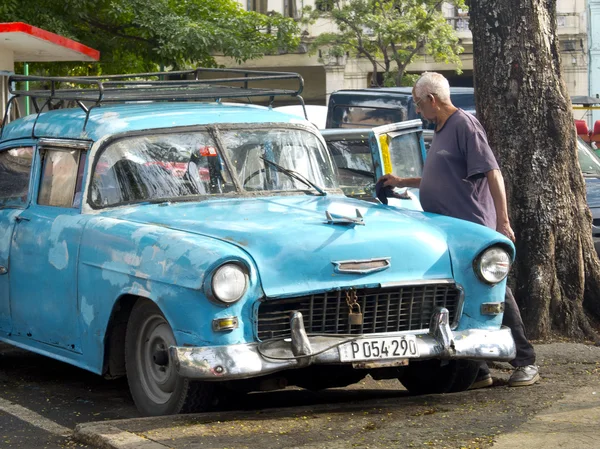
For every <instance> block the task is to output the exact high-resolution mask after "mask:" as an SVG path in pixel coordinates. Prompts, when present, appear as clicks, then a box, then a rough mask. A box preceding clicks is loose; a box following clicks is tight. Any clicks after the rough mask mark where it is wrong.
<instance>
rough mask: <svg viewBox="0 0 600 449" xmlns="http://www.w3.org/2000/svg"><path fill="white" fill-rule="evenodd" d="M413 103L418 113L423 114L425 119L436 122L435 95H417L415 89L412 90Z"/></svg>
mask: <svg viewBox="0 0 600 449" xmlns="http://www.w3.org/2000/svg"><path fill="white" fill-rule="evenodd" d="M412 96H413V103H414V104H415V106H416V108H417V114H421V117H423V118H424V119H425V120H429V121H430V122H433V123H435V122H436V114H435V109H434V108H433V101H434V100H435V97H434V96H433V95H432V94H426V93H421V95H420V96H419V95H417V93H416V92H415V90H414V89H413V91H412Z"/></svg>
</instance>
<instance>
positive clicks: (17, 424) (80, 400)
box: [0, 343, 139, 449]
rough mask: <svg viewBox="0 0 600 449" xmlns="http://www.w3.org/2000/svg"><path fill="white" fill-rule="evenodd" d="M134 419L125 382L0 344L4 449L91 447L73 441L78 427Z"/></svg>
mask: <svg viewBox="0 0 600 449" xmlns="http://www.w3.org/2000/svg"><path fill="white" fill-rule="evenodd" d="M135 417H139V414H138V413H137V410H136V409H135V406H134V405H133V402H132V401H131V399H130V397H129V396H128V391H127V383H126V382H125V381H124V380H116V381H107V380H104V379H102V378H101V377H100V376H96V375H94V374H91V373H88V372H87V371H84V370H81V369H78V368H75V367H73V366H70V365H67V364H65V363H61V362H57V361H54V360H52V359H49V358H47V357H43V356H39V355H35V354H32V353H30V352H27V351H23V350H20V349H17V348H13V347H11V346H8V345H5V344H2V343H0V448H19V449H30V448H31V449H41V448H61V447H91V446H83V445H80V444H79V443H77V444H76V443H74V442H73V441H72V439H71V438H70V435H71V433H72V430H73V429H74V428H75V426H76V425H77V424H78V423H81V422H90V421H103V420H112V419H125V418H135Z"/></svg>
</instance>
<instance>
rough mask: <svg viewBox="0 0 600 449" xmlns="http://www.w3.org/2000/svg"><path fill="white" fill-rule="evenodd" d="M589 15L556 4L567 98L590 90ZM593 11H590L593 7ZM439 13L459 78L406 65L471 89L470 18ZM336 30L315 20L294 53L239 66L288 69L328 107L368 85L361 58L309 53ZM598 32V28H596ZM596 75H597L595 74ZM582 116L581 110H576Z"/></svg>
mask: <svg viewBox="0 0 600 449" xmlns="http://www.w3.org/2000/svg"><path fill="white" fill-rule="evenodd" d="M237 1H238V2H239V3H240V4H241V5H242V7H244V8H245V9H247V10H253V11H257V12H260V13H264V14H266V13H268V12H269V11H275V12H278V13H280V14H283V15H284V16H287V17H294V18H298V17H299V15H300V14H301V11H302V8H303V7H304V6H312V7H313V8H314V7H315V6H316V5H315V3H318V2H319V0H237ZM589 3H590V10H591V11H592V12H591V13H588V11H587V9H586V1H585V0H558V2H557V21H558V34H559V39H560V44H561V56H562V66H563V74H564V79H565V82H566V84H567V87H568V89H569V93H570V94H571V95H588V88H589V86H591V84H590V81H589V75H588V63H589V59H590V56H588V38H587V36H588V14H589V15H590V16H592V17H593V16H595V15H597V16H599V18H600V0H589ZM592 8H593V9H592ZM442 12H443V14H444V15H445V16H446V17H447V20H448V21H449V22H450V23H451V24H452V25H453V26H454V28H455V29H456V32H457V35H458V37H459V38H460V40H461V45H462V46H463V47H464V49H465V51H464V53H463V54H462V55H461V60H462V70H463V73H462V74H461V75H457V74H456V71H455V69H456V67H454V66H452V65H448V64H443V63H436V62H435V61H433V60H431V58H428V57H422V58H420V59H419V60H417V61H415V62H414V63H412V64H411V65H409V67H408V72H409V73H411V72H412V73H421V72H423V71H426V70H430V71H438V72H441V73H443V74H444V75H445V76H447V77H448V78H449V80H450V83H451V85H452V86H473V38H472V35H471V32H470V31H469V15H468V12H467V11H463V10H459V9H456V8H454V7H453V6H451V5H448V4H444V5H443V6H442ZM327 31H334V25H333V24H332V23H331V22H329V21H326V20H322V19H321V20H319V21H317V23H315V24H314V25H311V26H309V27H308V29H306V32H305V33H304V35H305V37H304V42H305V43H303V44H302V45H301V46H300V48H299V50H298V51H297V52H296V53H295V54H285V55H275V56H267V57H264V58H262V59H257V60H253V61H248V62H246V63H245V64H244V65H243V67H245V68H256V69H264V70H289V71H295V72H299V73H300V74H301V75H302V76H303V77H304V79H305V80H307V81H308V82H306V86H305V90H304V95H303V96H304V99H305V101H306V102H307V103H312V104H326V101H327V99H328V96H329V94H330V93H331V92H333V91H335V90H338V89H343V88H364V87H368V86H369V76H370V72H371V70H372V67H371V64H370V63H369V62H368V61H367V60H366V59H364V58H358V59H357V58H351V57H340V58H332V59H329V60H324V59H322V58H319V55H318V54H316V55H309V54H308V46H307V45H306V42H309V41H310V39H311V38H312V37H314V36H317V35H318V34H320V33H323V32H327ZM598 32H600V27H599V29H598ZM598 36H599V37H597V38H596V40H595V43H594V45H595V47H594V49H593V51H594V52H596V53H597V56H596V55H594V56H595V57H596V60H597V65H600V34H599V35H598ZM218 61H219V63H221V64H224V65H226V66H228V67H234V66H236V64H235V62H234V61H232V60H229V59H227V58H218ZM599 73H600V72H599ZM596 85H597V88H596V90H597V91H598V92H599V93H600V75H598V76H597V79H594V86H596ZM580 112H582V113H584V111H580Z"/></svg>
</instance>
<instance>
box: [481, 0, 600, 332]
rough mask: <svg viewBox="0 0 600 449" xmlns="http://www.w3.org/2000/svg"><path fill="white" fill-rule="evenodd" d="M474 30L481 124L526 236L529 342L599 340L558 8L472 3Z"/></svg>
mask: <svg viewBox="0 0 600 449" xmlns="http://www.w3.org/2000/svg"><path fill="white" fill-rule="evenodd" d="M470 26H471V31H472V32H473V53H474V74H475V91H476V106H477V116H478V118H479V119H480V121H481V123H482V124H483V126H484V127H485V129H486V131H487V133H488V138H489V142H490V145H491V147H492V149H493V150H494V152H495V154H496V157H497V159H498V163H499V164H500V167H501V169H502V172H503V174H504V178H505V182H506V186H507V195H508V203H509V215H510V217H511V222H512V226H513V228H514V230H515V234H516V238H517V242H516V247H517V261H516V264H515V266H514V268H513V272H512V277H511V283H513V284H514V289H515V296H516V299H517V302H518V303H519V305H520V308H521V312H522V315H523V320H524V322H525V325H526V328H527V331H528V334H529V337H530V338H535V339H538V338H541V339H543V338H548V337H551V336H553V335H555V334H560V335H565V336H569V337H578V338H581V337H594V338H595V334H594V332H593V329H592V327H591V326H590V321H589V320H588V317H589V316H594V317H595V318H597V317H599V316H600V263H599V262H598V258H597V256H596V253H595V251H594V246H593V242H592V235H591V225H592V217H591V214H590V211H589V208H588V206H587V203H586V199H585V183H584V179H583V176H582V173H581V170H580V168H579V164H578V162H577V147H576V133H575V129H574V124H573V114H572V111H571V102H570V99H569V93H568V92H567V89H566V86H565V84H564V82H563V80H562V75H561V68H560V56H559V46H558V40H557V34H556V1H555V0H475V1H471V4H470ZM584 306H585V307H584ZM586 312H588V313H589V315H586Z"/></svg>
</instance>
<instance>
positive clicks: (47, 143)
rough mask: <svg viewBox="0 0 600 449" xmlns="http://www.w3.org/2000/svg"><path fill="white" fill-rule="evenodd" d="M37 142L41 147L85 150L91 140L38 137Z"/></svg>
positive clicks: (90, 143)
mask: <svg viewBox="0 0 600 449" xmlns="http://www.w3.org/2000/svg"><path fill="white" fill-rule="evenodd" d="M38 142H39V143H38V145H39V146H41V147H61V148H75V149H80V150H87V149H88V148H90V146H91V145H92V142H90V141H87V140H69V139H50V138H47V137H45V138H42V139H40V140H39V141H38Z"/></svg>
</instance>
